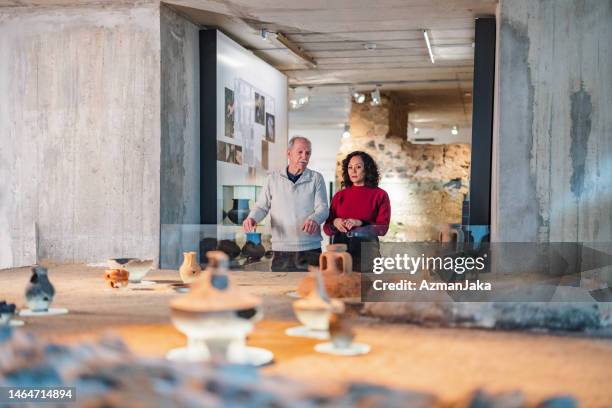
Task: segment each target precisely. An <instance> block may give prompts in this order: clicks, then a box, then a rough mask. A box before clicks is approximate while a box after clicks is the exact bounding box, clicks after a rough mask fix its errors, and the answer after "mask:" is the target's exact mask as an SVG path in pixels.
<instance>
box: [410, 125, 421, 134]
mask: <svg viewBox="0 0 612 408" xmlns="http://www.w3.org/2000/svg"><path fill="white" fill-rule="evenodd" d="M420 131H421V130H420V129H419V128H418V127H415V128H412V133H414V134H415V135H418V134H419V132H420Z"/></svg>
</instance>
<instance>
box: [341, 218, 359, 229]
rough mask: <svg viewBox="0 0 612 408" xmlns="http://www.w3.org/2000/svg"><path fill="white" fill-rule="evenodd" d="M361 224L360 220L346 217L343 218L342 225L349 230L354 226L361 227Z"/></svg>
mask: <svg viewBox="0 0 612 408" xmlns="http://www.w3.org/2000/svg"><path fill="white" fill-rule="evenodd" d="M362 224H363V223H362V222H361V220H356V219H354V218H347V219H346V220H344V226H345V227H346V229H347V230H351V229H353V228H355V227H361V225H362Z"/></svg>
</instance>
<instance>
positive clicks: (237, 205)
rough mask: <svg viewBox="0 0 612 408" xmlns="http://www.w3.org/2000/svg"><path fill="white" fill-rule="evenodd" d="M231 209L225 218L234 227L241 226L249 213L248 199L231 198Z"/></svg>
mask: <svg viewBox="0 0 612 408" xmlns="http://www.w3.org/2000/svg"><path fill="white" fill-rule="evenodd" d="M232 201H233V205H232V209H231V210H229V211H228V212H227V218H229V219H230V221H231V222H233V223H234V224H236V225H241V224H242V222H243V221H244V220H245V219H246V217H247V216H248V215H249V212H250V211H251V210H250V209H249V199H248V198H233V199H232Z"/></svg>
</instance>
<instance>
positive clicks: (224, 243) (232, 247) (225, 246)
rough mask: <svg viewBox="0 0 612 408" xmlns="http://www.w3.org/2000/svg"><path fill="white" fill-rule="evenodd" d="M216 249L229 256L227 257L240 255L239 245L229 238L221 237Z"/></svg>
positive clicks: (231, 257) (232, 257)
mask: <svg viewBox="0 0 612 408" xmlns="http://www.w3.org/2000/svg"><path fill="white" fill-rule="evenodd" d="M217 249H218V250H219V251H222V252H224V253H225V254H226V255H227V256H229V259H234V258H236V257H238V255H240V247H239V246H238V244H236V243H235V242H234V241H232V240H230V239H222V240H221V241H219V246H218V247H217Z"/></svg>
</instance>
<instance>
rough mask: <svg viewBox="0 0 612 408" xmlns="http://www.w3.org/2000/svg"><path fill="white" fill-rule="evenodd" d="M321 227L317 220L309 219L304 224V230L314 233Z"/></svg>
mask: <svg viewBox="0 0 612 408" xmlns="http://www.w3.org/2000/svg"><path fill="white" fill-rule="evenodd" d="M318 229H319V224H317V222H316V221H314V220H311V219H307V220H306V221H304V224H303V225H302V231H304V232H306V233H308V234H310V235H312V234H314V233H315V232H317V230H318Z"/></svg>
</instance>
